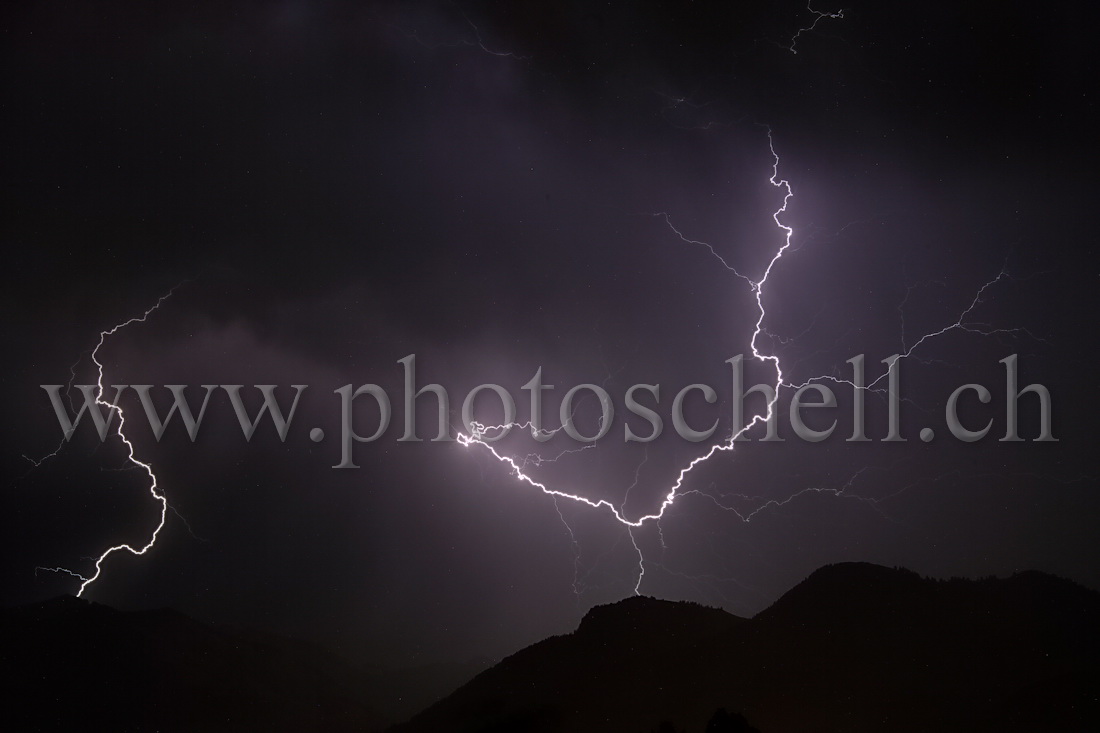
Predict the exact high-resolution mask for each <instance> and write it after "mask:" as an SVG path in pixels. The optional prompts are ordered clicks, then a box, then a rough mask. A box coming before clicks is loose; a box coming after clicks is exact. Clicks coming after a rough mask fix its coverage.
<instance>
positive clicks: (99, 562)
mask: <svg viewBox="0 0 1100 733" xmlns="http://www.w3.org/2000/svg"><path fill="white" fill-rule="evenodd" d="M175 290H176V289H175V288H172V289H171V290H169V291H168V292H167V293H165V294H164V295H162V296H161V297H160V298H158V299H157V302H156V303H155V304H153V306H152V307H151V308H149V309H148V310H146V311H145V312H144V313H143V314H141V315H140V316H135V317H134V318H131V319H130V320H128V321H123V322H122V323H119V324H118V325H116V326H114V327H112V328H109V329H107V330H106V331H100V332H99V343H97V344H96V346H95V348H94V349H92V363H94V364H95V365H96V369H97V379H96V387H97V391H96V396H95V404H96V405H97V406H99V407H106V408H107V409H108V418H109V417H110V413H111V412H117V413H118V425H117V426H116V428H115V434H116V435H118V437H119V439H120V440H121V441H122V443H123V444H124V445H125V446H126V453H127V455H126V458H127V460H129V461H130V463H132V464H133V465H134V467H135V468H140V469H142V470H143V471H144V472H145V474H146V475H147V476H148V477H149V494H150V496H152V497H153V499H155V500H156V501H157V503H159V504H160V519H159V521H158V522H157V526H156V528H155V529H154V530H153V534H152V535H151V536H150V537H149V541H148V542H147V543H145V545H143V546H142V547H140V548H138V547H134V546H133V545H130V544H126V543H124V544H121V545H114V546H112V547H108V548H107V549H106V550H104V551H103V552H102V553H101V554H100V555H99V557H97V558H96V559H95V572H94V573H93V574H92V575H90V576H88V577H85V576H84V575H81V574H80V573H77V572H75V571H73V570H69V569H68V568H62V567H54V568H43V567H40V568H37V569H38V570H46V571H50V572H55V573H65V574H68V575H71V576H73V577H74V578H77V579H78V580H80V588H79V590H77V592H76V595H77V597H80V596H82V595H83V594H84V591H85V590H87V589H88V586H90V585H91V584H92V583H94V582H95V581H96V580H98V579H99V576H100V575H101V574H102V573H103V562H104V561H105V560H106V559H107V558H108V557H110V556H111V555H113V554H114V553H116V552H121V551H123V550H125V551H126V552H129V553H130V554H131V555H144V554H145V553H146V552H148V551H149V550H150V549H151V548H152V547H153V545H154V544H156V541H157V537H158V536H159V535H160V531H161V530H162V529H164V523H165V521H166V520H167V518H168V510H169V509H171V507H170V506H169V505H168V499H167V498H166V497H165V496H164V494H163V493H161V491H160V487H159V486H158V485H157V475H156V474H155V473H153V467H152V466H151V465H150V464H148V463H146V462H144V461H142V460H140V459H139V458H137V456H135V455H134V444H133V443H131V442H130V439H129V438H127V437H126V434H125V433H124V432H123V430H122V428H123V425H125V423H126V418H125V416H124V415H123V413H122V408H121V407H119V406H118V405H116V404H112V403H110V402H107V401H106V400H104V399H103V363H102V362H100V361H99V350H100V349H101V348H102V347H103V344H104V343H105V342H106V341H107V338H108V337H109V336H113V335H114V334H116V333H118V332H119V331H120V330H122V329H123V328H126V327H127V326H129V325H131V324H134V323H145V320H146V319H147V318H149V316H150V315H151V314H152V313H153V312H154V311H156V310H157V309H158V308H160V306H161V304H162V303H164V301H166V300H168V298H169V297H171V295H172V293H173V292H175ZM97 409H98V407H97ZM58 450H60V448H59V449H58ZM56 453H57V451H54V453H51V454H50V455H51V456H52V455H55V454H56ZM48 457H49V456H47V458H48ZM42 460H45V458H43V459H42ZM41 462H42V461H38V462H37V463H36V464H35V465H39V464H41ZM173 511H174V510H173Z"/></svg>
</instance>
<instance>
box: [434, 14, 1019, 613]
mask: <svg viewBox="0 0 1100 733" xmlns="http://www.w3.org/2000/svg"><path fill="white" fill-rule="evenodd" d="M820 15H821V16H822V17H825V16H828V17H839V14H837V15H835V16H832V15H829V14H820ZM818 20H820V17H819V18H818ZM815 25H816V22H815ZM811 27H812V26H811ZM766 129H767V138H768V150H769V151H770V152H771V155H772V172H771V176H770V177H769V179H768V181H769V182H770V183H771V185H772V186H773V187H775V188H776V189H778V190H779V191H780V192H781V193H782V196H783V198H782V203H781V205H780V206H779V208H778V209H776V210H775V211H774V212H773V213H772V220H773V221H774V222H775V226H776V227H777V228H778V229H779V231H780V232H781V233H782V240H781V244H780V246H779V247H778V248H777V249H776V251H775V254H773V255H772V258H771V259H770V260H769V261H768V264H767V267H766V268H765V269H764V272H763V274H762V275H761V276H760V278H759V279H758V280H752V279H751V278H749V277H748V276H746V275H744V274H742V273H741V272H739V271H738V270H736V269H735V268H734V267H733V266H731V265H730V264H729V263H728V262H727V261H726V260H725V259H724V258H722V256H721V255H720V254H719V253H718V252H717V251H716V250H715V249H714V248H713V247H712V246H711V245H709V244H707V243H705V242H700V241H697V240H693V239H689V238H688V237H686V236H684V234H682V233H681V232H680V231H679V230H678V229H676V227H674V226H673V225H672V222H671V219H670V217H669V215H668V214H667V213H664V212H660V213H657V214H654V215H653V216H656V217H661V218H663V219H664V221H665V223H666V224H667V225H668V226H669V228H670V229H671V230H672V231H673V232H674V233H675V234H676V235H677V236H678V237H679V238H680V239H681V240H682V241H683V242H685V243H687V244H692V245H701V246H705V247H706V248H707V249H708V250H709V252H710V253H711V254H712V255H713V256H714V257H715V258H717V259H718V261H719V262H720V263H721V264H722V265H723V266H724V267H725V268H726V269H727V270H729V271H730V272H731V273H732V274H733V275H735V276H736V277H738V278H739V279H741V280H744V281H745V282H747V283H748V284H749V287H750V288H751V292H752V294H753V297H754V300H755V302H756V310H757V316H756V323H755V325H754V328H753V332H752V337H751V338H750V340H749V348H750V350H751V352H752V357H753V358H754V359H756V360H757V361H760V362H765V363H769V364H771V366H772V367H773V368H774V370H775V391H774V394H775V396H774V397H773V398H772V399H770V400H768V401H767V403H766V407H765V410H764V412H763V413H760V414H756V415H754V416H753V417H752V419H751V420H750V421H749V422H748V423H747V424H745V425H744V426H742V427H741V428H740V429H738V430H736V431H735V432H733V433H732V434H731V435H730V436H729V437H728V438H727V439H726V440H724V441H722V442H720V443H715V444H713V445H712V446H711V447H710V449H709V450H707V451H706V452H705V453H703V454H702V455H699V456H697V457H696V458H694V459H692V460H691V461H690V462H689V463H687V464H686V465H685V466H684V467H683V468H681V469H680V471H679V473H678V474H677V476H676V479H675V481H673V483H672V484H671V485H670V486H669V487H668V489H667V491H666V492H665V493H664V496H663V498H662V500H661V503H660V505H659V506H658V507H657V508H656V510H654V511H652V512H651V513H649V514H643V515H641V516H638V517H637V518H634V519H631V518H630V517H628V516H627V515H626V513H625V509H624V505H625V501H624V505H620V506H615V505H614V504H612V503H611V502H610V501H608V500H606V499H599V500H594V499H590V498H588V497H586V496H584V495H583V494H579V493H574V492H572V491H568V490H565V489H562V488H554V487H551V486H548V485H547V484H546V483H544V482H542V481H539V480H537V479H536V478H534V477H533V476H532V475H531V474H529V473H528V472H527V467H528V466H529V465H531V464H532V463H534V464H535V465H538V461H533V460H531V457H530V456H528V457H526V458H524V459H523V460H517V459H515V458H512V457H511V456H508V455H505V454H503V453H501V452H500V451H498V450H497V449H496V448H495V447H494V446H493V445H492V444H491V443H490V442H488V441H487V440H486V435H487V434H488V433H489V432H490V431H492V432H496V431H501V430H505V429H508V428H510V427H513V426H517V425H518V426H521V427H529V424H527V423H522V424H520V423H516V424H513V425H495V426H491V427H487V426H483V425H480V424H478V423H474V424H472V425H470V426H469V427H470V432H469V433H468V434H467V433H463V432H461V431H460V432H458V433H457V435H456V439H457V442H458V443H459V444H460V445H461V446H463V447H465V448H469V447H471V446H478V447H480V448H482V449H484V450H486V451H487V452H488V453H489V454H490V455H491V456H492V457H493V458H495V459H496V460H497V461H499V462H500V463H502V464H504V465H505V466H506V467H507V468H508V469H509V472H510V473H511V475H512V476H514V477H515V478H516V480H517V481H519V482H520V483H524V484H527V485H529V486H531V487H533V488H535V489H538V490H539V491H541V492H542V493H543V494H546V495H547V496H550V497H552V499H553V500H554V504H555V507H557V511H558V514H559V516H561V517H562V521H563V522H564V521H565V519H564V516H563V515H562V513H561V508H560V506H558V500H559V499H561V500H567V501H570V502H574V503H577V504H580V505H583V506H587V507H590V508H592V509H596V510H601V511H606V512H607V513H609V514H610V515H611V516H612V517H613V518H614V519H615V521H617V522H619V523H620V524H622V525H624V526H625V528H626V530H627V534H628V535H629V537H630V541H631V544H632V545H633V547H634V550H635V551H636V552H637V554H638V575H637V579H636V581H635V584H634V593H635V595H638V594H640V592H641V584H642V581H643V579H644V578H645V574H646V562H645V555H644V553H643V551H642V549H641V547H640V546H639V544H638V542H637V539H636V537H635V535H634V530H636V529H639V528H641V527H643V526H644V525H646V524H647V523H650V522H652V523H654V524H655V525H656V526H657V529H658V532H660V521H661V519H662V518H663V517H664V516H665V513H666V512H667V511H668V510H669V508H671V507H672V505H673V504H674V503H675V502H676V499H677V498H678V497H680V496H684V495H688V494H698V495H700V496H703V497H706V498H708V499H710V500H711V501H712V502H714V503H715V505H717V506H718V507H719V508H721V509H724V510H727V511H732V512H734V513H735V514H736V515H737V516H738V517H739V518H740V519H741V521H743V522H750V521H752V519H753V517H755V516H756V515H757V514H758V513H760V512H762V511H764V510H767V509H774V508H778V507H782V506H785V505H787V504H789V503H790V502H792V501H795V500H797V499H799V498H800V497H803V496H807V495H811V494H825V495H829V496H833V497H836V498H847V499H853V500H859V501H861V502H864V503H867V504H868V505H870V506H872V508H874V509H875V510H876V511H878V512H879V513H880V514H882V512H881V510H880V509H879V507H878V504H879V503H880V500H876V499H870V498H866V497H862V496H858V495H856V494H853V493H851V492H850V489H851V487H852V484H853V483H854V482H855V481H856V479H857V478H858V477H859V476H860V475H861V474H862V473H863V472H864V471H866V470H867V469H866V468H863V469H860V470H859V471H858V472H857V473H856V474H855V475H853V476H852V478H850V479H849V480H848V482H847V483H846V484H845V485H844V486H843V487H841V488H822V487H809V488H804V489H802V490H800V491H798V492H795V493H794V494H791V495H790V496H788V497H787V498H785V499H781V500H780V499H769V500H767V501H765V502H764V503H763V504H761V505H759V506H758V507H757V508H756V509H754V510H753V511H751V512H746V513H742V512H739V511H737V510H736V509H734V508H733V507H731V506H728V505H726V504H723V503H722V502H720V501H719V500H718V499H717V498H715V497H714V496H711V495H710V494H707V493H705V492H703V491H700V490H698V489H691V490H686V491H685V490H683V487H684V483H685V481H686V480H687V478H688V476H689V474H690V473H691V472H692V471H693V470H694V469H695V467H696V466H698V465H700V464H702V463H705V462H706V461H708V460H710V459H711V458H712V457H713V456H715V455H716V454H718V453H724V452H728V451H732V450H733V449H734V447H735V445H736V441H737V439H738V438H740V437H741V436H743V435H745V434H746V433H748V432H749V431H750V430H751V429H752V428H753V427H755V426H756V425H759V424H761V423H767V422H768V421H769V420H770V419H771V417H772V414H773V413H774V411H775V406H776V403H777V402H778V400H779V395H780V391H781V389H782V388H784V387H785V388H788V389H798V388H801V387H802V386H805V385H806V384H809V383H811V382H814V381H816V380H826V381H832V382H836V383H841V384H846V385H849V386H851V387H853V388H854V389H861V390H866V391H874V392H884V391H885V390H884V389H882V388H877V387H876V385H878V384H879V383H880V382H882V380H883V379H885V378H886V377H887V376H888V375H889V373H890V368H891V367H892V366H893V365H894V363H895V362H897V361H899V360H901V359H905V358H909V357H910V356H911V355H912V354H913V352H914V351H915V350H916V349H917V348H919V347H920V346H921V345H922V344H924V343H926V342H927V341H928V340H930V339H934V338H937V337H939V336H942V335H944V334H946V333H949V332H951V331H955V330H961V331H967V332H971V333H977V334H981V335H987V336H988V335H995V334H1001V333H1014V332H1018V331H1019V330H1020V329H982V328H979V327H977V326H976V325H974V324H970V323H968V322H967V318H968V317H969V316H970V315H971V313H972V312H973V311H974V309H975V308H977V307H978V305H980V304H981V303H982V302H983V297H984V296H985V295H986V292H987V291H988V290H989V289H990V288H992V287H993V286H994V285H995V284H997V283H998V282H1000V281H1001V280H1003V279H1004V278H1006V277H1007V276H1008V273H1007V271H1006V269H1004V268H1002V269H1001V271H1000V272H999V273H998V274H997V275H996V276H995V277H994V278H992V279H991V280H989V281H988V282H986V283H985V284H984V285H982V286H981V288H979V289H978V291H977V293H976V294H975V296H974V298H973V300H972V301H971V302H970V304H969V305H968V306H967V307H966V308H965V309H964V310H963V311H962V312H961V314H960V315H959V317H958V318H957V319H956V320H955V321H954V322H953V323H950V324H948V325H946V326H944V327H943V328H941V329H939V330H937V331H932V332H929V333H927V334H925V335H923V336H921V337H920V338H919V339H918V340H917V341H915V342H914V343H913V344H912V345H910V346H908V347H907V348H905V350H904V352H903V353H901V354H898V355H896V356H895V357H894V358H893V359H892V360H890V361H889V362H888V365H887V369H886V370H884V371H883V373H882V374H881V375H879V376H878V377H877V378H876V379H874V380H873V381H872V382H871V383H870V384H867V385H857V384H855V383H854V382H852V381H850V380H846V379H842V378H839V377H834V376H828V375H819V376H816V377H811V378H810V379H808V380H807V381H806V382H804V383H802V384H795V383H792V382H789V381H787V380H786V379H785V377H784V372H783V367H782V365H781V364H780V360H779V357H778V356H777V355H775V354H770V353H765V352H764V351H762V350H761V347H760V346H759V345H758V342H759V340H760V337H761V335H762V334H763V335H764V336H770V334H769V333H768V331H767V330H766V329H765V327H764V320H765V318H766V316H767V311H766V308H765V305H764V296H765V289H766V286H767V284H768V282H769V280H770V279H771V277H772V274H773V272H774V271H775V268H776V267H777V265H778V264H779V261H780V260H781V259H782V258H783V255H784V254H785V253H787V251H788V250H790V249H791V246H792V237H793V236H794V228H793V227H791V226H789V225H787V224H785V223H783V219H782V217H783V215H784V214H785V213H787V206H788V205H789V204H790V202H791V199H792V198H793V197H794V191H793V189H792V188H791V184H790V182H789V181H788V180H787V179H785V178H782V177H780V175H779V163H780V160H779V154H778V153H776V150H775V142H774V139H773V136H772V131H771V129H770V128H766ZM907 297H908V293H907ZM559 430H560V428H559ZM553 432H556V431H553ZM639 469H640V467H639ZM636 484H637V475H636V476H635V483H634V484H632V485H631V488H633V487H634V485H636ZM906 488H908V487H905V488H903V489H902V491H904V490H905V489H906ZM899 493H900V492H899ZM740 498H743V499H749V498H751V497H740ZM887 498H889V497H887ZM883 516H885V515H884V514H883ZM566 528H567V529H568V528H569V527H568V524H566ZM570 537H571V539H572V540H573V542H574V546H575V543H576V537H575V536H574V535H573V533H572V531H571V530H570ZM661 543H662V546H663V545H664V539H663V536H662V537H661ZM574 592H577V584H576V582H574Z"/></svg>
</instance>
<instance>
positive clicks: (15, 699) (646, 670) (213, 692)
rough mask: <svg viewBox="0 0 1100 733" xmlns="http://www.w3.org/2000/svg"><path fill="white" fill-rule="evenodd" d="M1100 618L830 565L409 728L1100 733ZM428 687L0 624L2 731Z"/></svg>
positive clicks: (623, 631) (1089, 595) (1007, 586)
mask: <svg viewBox="0 0 1100 733" xmlns="http://www.w3.org/2000/svg"><path fill="white" fill-rule="evenodd" d="M1098 621H1100V594H1097V593H1095V592H1093V591H1090V590H1087V589H1084V588H1082V587H1080V586H1077V585H1075V584H1073V583H1070V582H1068V581H1064V580H1060V579H1058V578H1054V577H1052V576H1049V575H1044V574H1042V573H1022V574H1019V575H1016V576H1013V577H1011V578H1008V579H1003V580H998V579H989V580H981V581H969V580H952V581H935V580H928V579H922V578H920V577H919V576H917V575H915V574H913V573H910V572H908V571H905V570H890V569H887V568H882V567H878V566H874V565H866V564H844V565H834V566H828V567H825V568H822V569H821V570H818V571H817V572H815V573H814V574H813V575H811V576H810V577H809V578H807V579H806V580H805V581H803V582H802V583H800V584H799V585H798V586H796V587H795V588H793V589H792V590H791V591H790V592H788V593H787V594H786V595H785V596H783V597H782V598H781V599H779V601H777V602H776V603H775V604H774V605H773V606H771V607H770V608H769V609H767V610H766V611H764V612H763V613H761V614H759V615H758V616H756V617H755V618H753V619H742V618H738V617H736V616H731V615H730V614H727V613H725V612H723V611H720V610H716V609H712V608H705V607H703V606H699V605H696V604H691V603H677V602H671V601H659V600H655V599H652V598H630V599H627V600H624V601H621V602H619V603H615V604H611V605H608V606H599V607H596V608H593V609H592V610H591V611H589V612H588V614H587V615H586V616H585V617H584V619H583V620H582V622H581V624H580V626H579V627H578V628H577V630H576V631H575V632H573V633H572V634H568V635H565V636H559V637H552V638H550V639H546V640H544V641H542V642H539V643H537V644H535V645H533V646H530V647H528V648H526V649H524V650H522V651H520V652H518V653H516V654H514V655H512V656H511V657H509V658H507V659H505V660H504V661H502V662H500V663H499V664H497V665H496V666H495V667H492V668H491V669H488V670H486V671H484V672H482V673H481V674H480V675H478V676H477V677H475V678H473V679H472V680H471V681H469V682H468V683H467V684H466V685H465V686H463V687H461V688H459V689H458V690H457V691H455V692H454V693H453V694H451V695H449V696H447V697H445V698H444V699H442V700H440V701H439V702H438V703H436V704H434V705H432V706H431V707H429V708H427V709H426V710H424V711H423V712H422V713H420V714H419V715H416V716H415V717H413V718H412V719H411V720H410V721H409V722H408V723H406V724H404V725H401V726H398V727H397V728H396V729H394V733H426V732H429V731H430V732H433V733H434V732H436V731H438V732H441V733H442V732H451V731H454V732H456V733H474V732H482V733H489V732H511V731H515V732H522V731H547V732H549V731H562V732H563V733H574V732H576V733H584V732H586V731H609V732H611V733H619V732H620V731H621V732H622V733H648V732H649V731H656V730H660V731H661V732H662V733H665V732H666V731H679V732H680V733H685V732H686V733H703V732H704V731H708V732H709V733H733V732H734V731H736V732H737V733H749V732H750V730H751V729H752V728H755V729H757V730H759V731H760V733H784V732H792V733H794V732H797V733H804V732H806V731H815V732H819V731H852V732H858V731H884V732H885V731H889V732H891V733H893V732H904V731H1029V732H1035V731H1059V732H1069V731H1096V730H1100V700H1098V698H1100V640H1098V636H1100V634H1098V631H1097V629H1098ZM406 676H407V675H406ZM414 676H415V677H416V679H411V680H410V679H402V678H401V677H400V676H398V675H384V676H379V675H378V674H375V673H371V674H368V673H365V672H363V671H362V670H359V669H356V668H354V667H353V666H351V665H349V664H348V663H346V662H345V661H343V660H342V659H341V658H339V657H337V656H335V655H332V654H329V653H327V652H325V651H324V650H322V649H320V648H317V647H315V646H312V645H309V644H305V643H299V642H294V641H290V640H286V639H281V638H276V637H268V636H264V635H258V634H251V633H247V632H241V631H237V630H227V629H223V628H219V627H215V626H211V625H208V624H204V623H199V622H197V621H194V620H192V619H189V618H187V617H186V616H183V615H181V614H178V613H175V612H172V611H149V612H140V613H124V612H120V611H116V610H114V609H111V608H108V607H105V606H101V605H97V604H94V603H88V602H86V601H82V600H78V599H75V598H59V599H56V600H54V601H49V602H47V603H43V604H38V605H34V606H27V607H21V608H9V609H0V684H2V687H0V689H2V690H3V703H4V704H3V708H2V712H0V729H2V730H15V731H61V730H64V731H70V730H110V731H118V732H119V733H125V732H127V731H135V732H136V731H162V732H163V731H204V732H205V731H296V732H302V733H305V732H310V731H325V732H331V733H343V732H345V731H347V732H349V733H350V732H351V731H359V732H362V733H367V732H369V731H372V730H378V729H379V728H380V727H384V726H385V725H386V724H387V723H388V722H391V721H393V720H395V719H398V718H397V717H396V716H398V715H401V714H405V715H407V714H408V712H410V707H409V706H410V705H413V704H415V699H416V698H415V697H410V695H409V694H408V692H407V691H408V690H411V689H414V688H416V687H420V688H424V689H422V690H420V693H421V695H422V697H421V698H420V699H421V700H423V702H421V703H420V704H421V706H423V705H424V704H426V703H427V702H428V701H430V699H432V696H435V697H436V698H438V696H439V695H440V694H444V693H445V692H446V690H447V687H446V685H447V684H448V683H447V682H446V679H444V678H445V677H447V675H442V674H440V671H439V670H436V671H434V672H432V671H424V672H422V673H416V674H415V675H414ZM433 677H438V678H439V679H429V678H433ZM450 685H451V687H450V689H452V690H453V689H454V686H453V685H454V683H453V682H451V683H450ZM398 698H400V700H401V701H402V705H404V706H405V707H404V708H400V707H394V706H393V705H392V700H394V699H398ZM387 700H389V701H390V702H387ZM387 708H388V709H387ZM719 710H724V711H726V712H722V713H718V711H719ZM716 713H717V714H716ZM742 716H743V718H742ZM746 720H747V723H746V722H745V721H746ZM708 724H709V725H710V727H708ZM750 726H751V727H750Z"/></svg>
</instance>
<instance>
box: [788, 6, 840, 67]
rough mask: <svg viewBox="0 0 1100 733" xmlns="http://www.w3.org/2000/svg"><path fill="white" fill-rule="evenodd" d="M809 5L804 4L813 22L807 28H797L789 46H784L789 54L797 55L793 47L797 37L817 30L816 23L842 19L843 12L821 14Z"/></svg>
mask: <svg viewBox="0 0 1100 733" xmlns="http://www.w3.org/2000/svg"><path fill="white" fill-rule="evenodd" d="M811 5H812V3H810V2H807V3H806V10H809V11H810V12H811V13H813V15H814V22H813V23H810V24H809V25H808V26H806V27H805V28H799V29H798V30H797V31H796V32H795V34H794V35H793V36H791V44H790V45H789V46H786V47H785V48H786V49H787V50H788V51H790V52H791V53H793V54H797V53H798V51H797V50H795V45H796V44H797V43H798V37H799V36H801V35H802V34H803V33H809V32H810V31H812V30H813V29H814V28H817V24H818V23H820V22H821V21H822V20H824V19H825V18H828V19H830V20H840V19H841V18H843V17H844V11H843V10H838V11H836V12H835V13H822V12H821V11H819V10H814V9H813V8H812V7H811Z"/></svg>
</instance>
